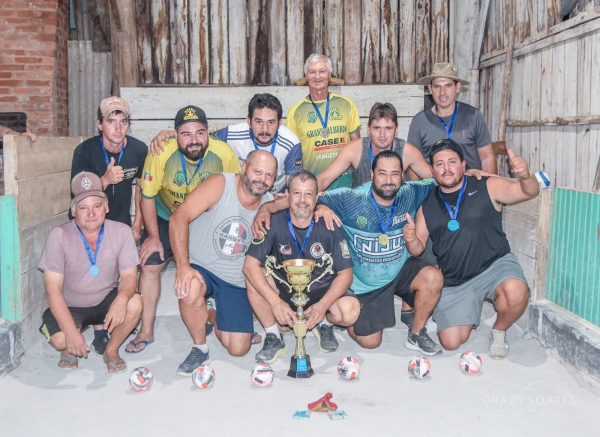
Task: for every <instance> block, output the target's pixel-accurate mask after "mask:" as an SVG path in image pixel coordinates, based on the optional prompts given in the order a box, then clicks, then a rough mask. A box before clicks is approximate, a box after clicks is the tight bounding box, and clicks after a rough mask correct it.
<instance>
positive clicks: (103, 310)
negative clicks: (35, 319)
mask: <svg viewBox="0 0 600 437" xmlns="http://www.w3.org/2000/svg"><path fill="white" fill-rule="evenodd" d="M117 293H118V288H113V290H112V291H111V292H110V293H108V294H107V295H106V297H105V298H104V300H103V301H102V302H100V303H99V304H98V305H96V306H93V307H87V308H79V307H68V308H69V311H70V312H71V317H73V321H74V322H75V326H77V328H78V329H79V330H82V329H84V328H87V327H88V326H90V325H103V324H104V318H105V317H106V314H107V313H108V310H109V309H110V306H111V305H112V303H113V301H114V300H115V298H116V297H117ZM40 332H41V333H42V334H44V336H45V337H46V339H47V340H50V337H52V336H53V335H54V334H56V333H58V332H61V329H60V326H58V322H57V321H56V318H55V317H54V314H52V310H51V309H50V308H48V309H47V310H46V311H44V314H42V326H40Z"/></svg>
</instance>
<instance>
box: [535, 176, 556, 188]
mask: <svg viewBox="0 0 600 437" xmlns="http://www.w3.org/2000/svg"><path fill="white" fill-rule="evenodd" d="M534 174H535V178H536V179H537V181H538V182H539V184H540V190H547V189H548V188H550V185H552V182H550V176H548V173H545V172H543V171H536V172H535V173H534Z"/></svg>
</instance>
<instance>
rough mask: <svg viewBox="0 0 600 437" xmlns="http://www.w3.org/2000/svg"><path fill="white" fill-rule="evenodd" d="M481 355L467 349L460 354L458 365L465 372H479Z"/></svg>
mask: <svg viewBox="0 0 600 437" xmlns="http://www.w3.org/2000/svg"><path fill="white" fill-rule="evenodd" d="M481 362H482V360H481V357H480V356H479V355H477V354H476V353H475V352H471V351H466V352H465V353H463V354H462V355H461V356H460V359H459V360H458V365H459V366H460V368H461V369H462V371H463V372H465V373H471V374H473V373H477V372H479V370H481Z"/></svg>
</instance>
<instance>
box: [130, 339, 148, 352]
mask: <svg viewBox="0 0 600 437" xmlns="http://www.w3.org/2000/svg"><path fill="white" fill-rule="evenodd" d="M152 343H154V340H152V341H147V340H140V341H138V342H137V343H136V342H135V341H133V340H131V341H130V342H129V343H127V345H132V346H133V347H137V346H138V344H143V345H144V349H140V350H139V351H135V350H133V351H128V350H127V349H125V353H128V354H139V353H140V352H143V351H145V350H146V346H149V345H151V344H152Z"/></svg>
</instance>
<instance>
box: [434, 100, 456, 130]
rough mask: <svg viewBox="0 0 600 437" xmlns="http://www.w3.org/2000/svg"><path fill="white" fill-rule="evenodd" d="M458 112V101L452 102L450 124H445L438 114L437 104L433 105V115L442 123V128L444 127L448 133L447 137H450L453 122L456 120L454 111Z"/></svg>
mask: <svg viewBox="0 0 600 437" xmlns="http://www.w3.org/2000/svg"><path fill="white" fill-rule="evenodd" d="M457 112H458V102H454V111H452V119H451V120H450V126H448V125H447V124H446V122H445V121H444V119H443V118H442V117H440V116H439V115H438V106H437V104H436V105H435V115H436V116H437V118H438V119H439V120H440V121H441V122H442V124H443V125H444V129H446V133H447V134H448V139H451V138H452V128H453V127H454V122H455V121H456V113H457Z"/></svg>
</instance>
